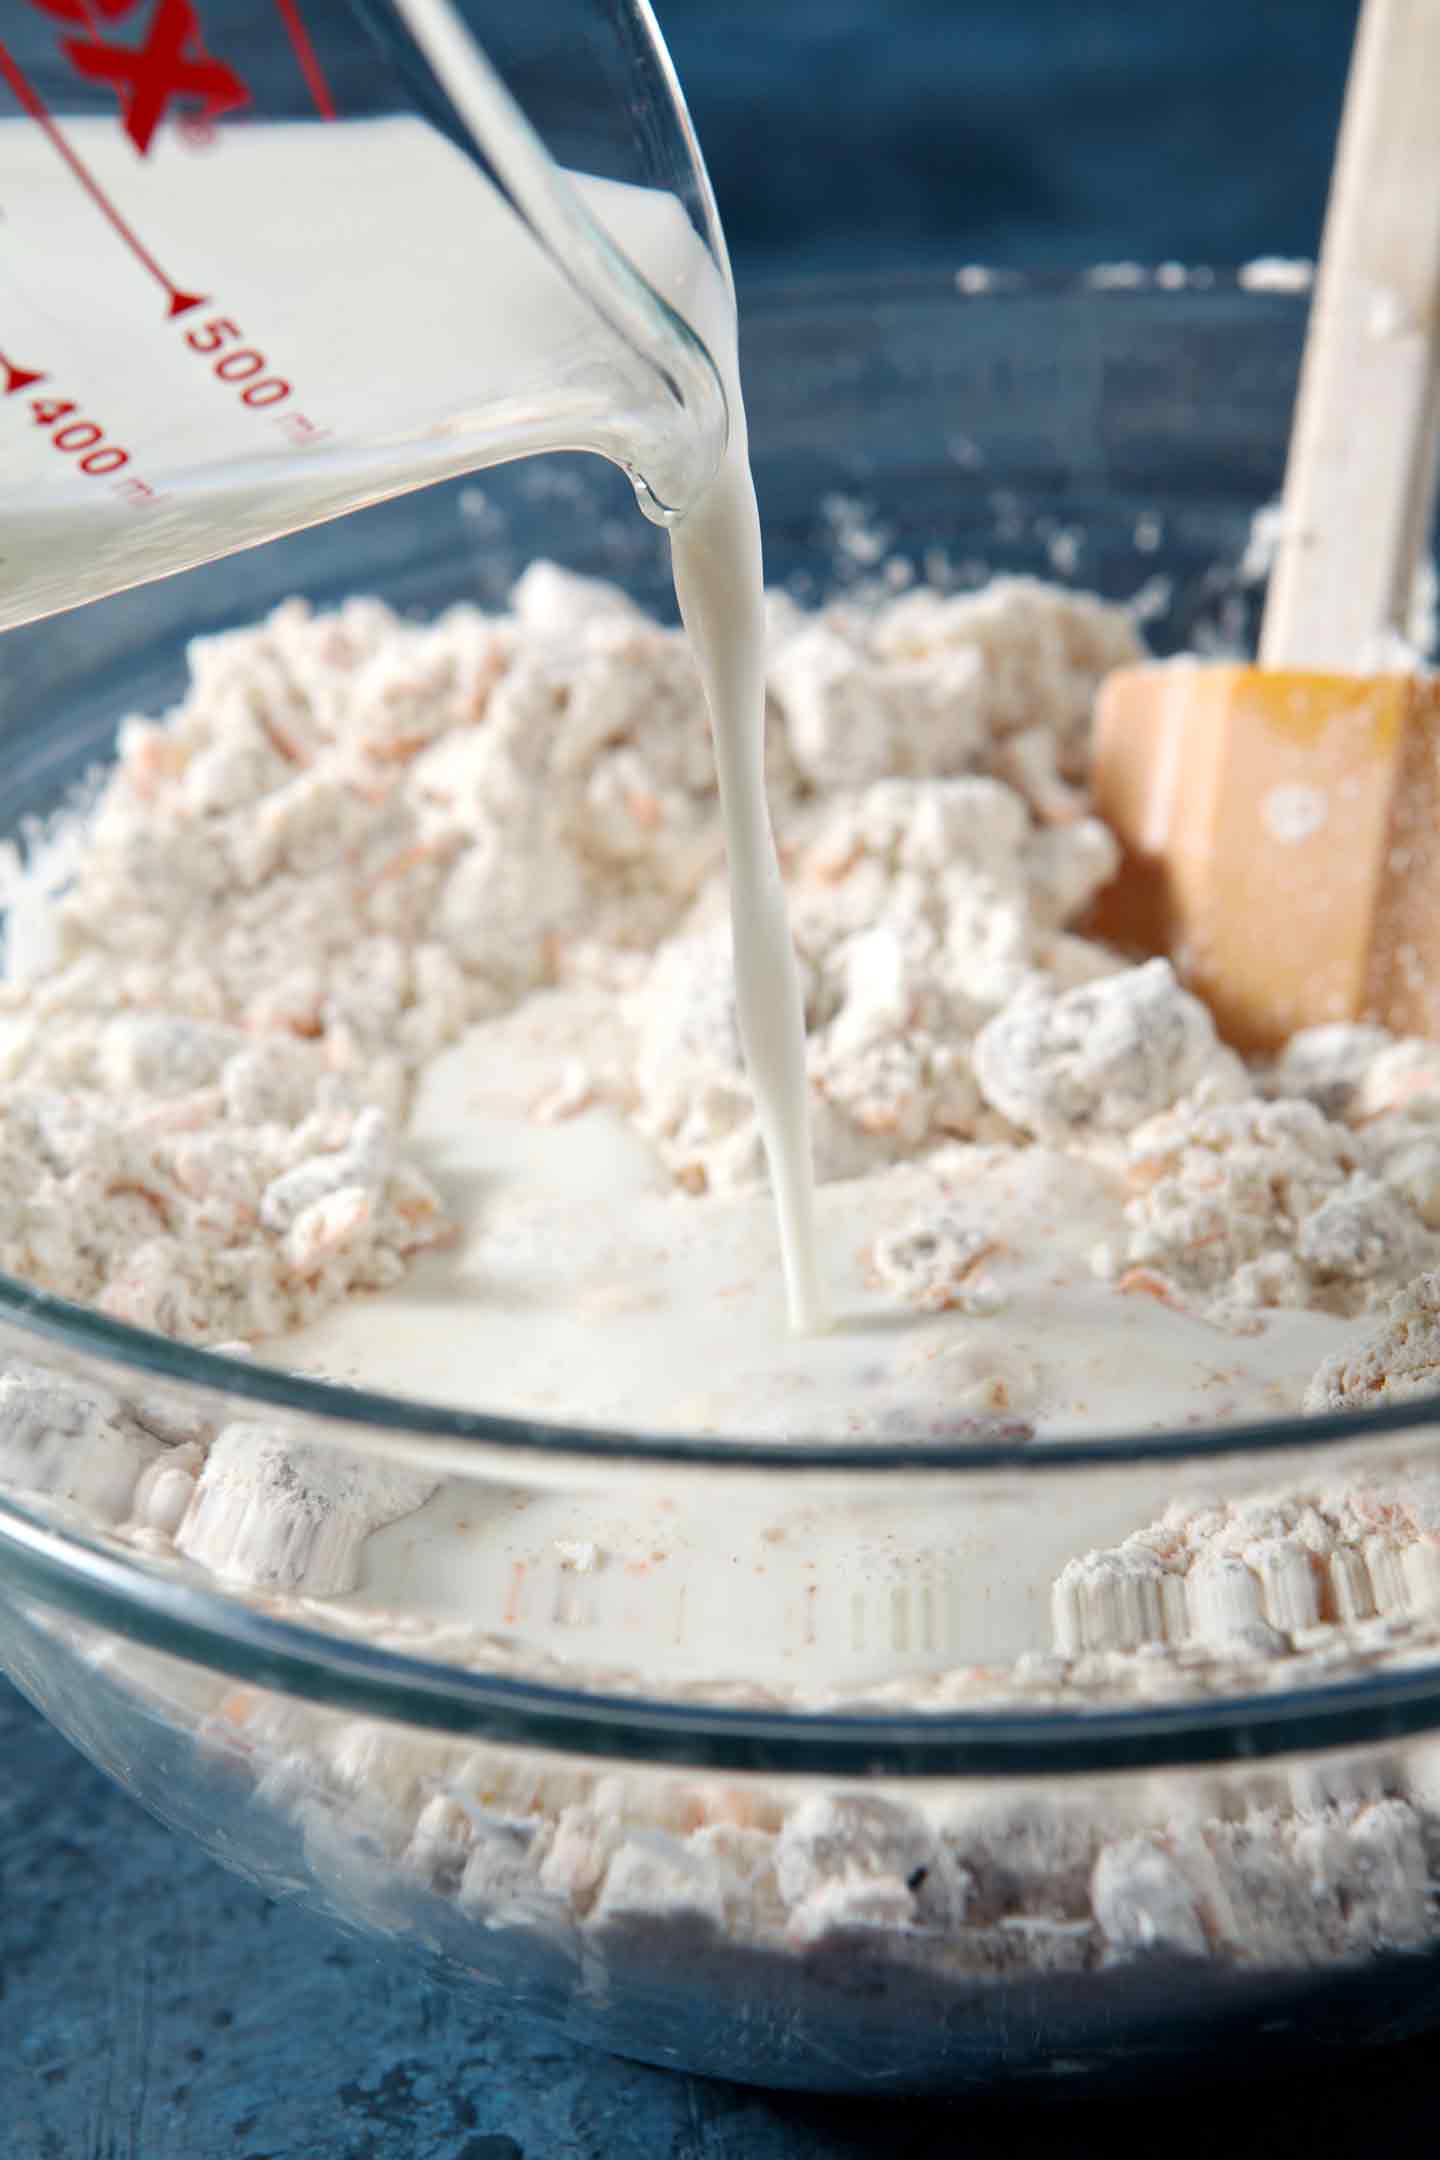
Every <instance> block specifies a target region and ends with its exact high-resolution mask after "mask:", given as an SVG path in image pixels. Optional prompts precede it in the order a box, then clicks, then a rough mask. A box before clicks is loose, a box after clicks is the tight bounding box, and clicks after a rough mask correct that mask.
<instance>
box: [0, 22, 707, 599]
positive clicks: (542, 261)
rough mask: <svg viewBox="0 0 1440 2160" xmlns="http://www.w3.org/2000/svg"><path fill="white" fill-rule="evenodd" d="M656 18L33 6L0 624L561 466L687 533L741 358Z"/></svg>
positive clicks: (7, 177)
mask: <svg viewBox="0 0 1440 2160" xmlns="http://www.w3.org/2000/svg"><path fill="white" fill-rule="evenodd" d="M733 334H734V327H733V299H732V295H731V287H730V280H729V268H728V264H727V261H726V257H725V251H724V243H723V241H722V239H721V236H720V230H719V223H718V219H717V217H716V214H715V208H714V201H713V198H712V196H711V192H710V187H709V183H708V180H707V178H706V175H705V172H704V168H703V165H702V163H701V160H700V157H699V152H698V149H697V147H696V144H695V140H694V135H693V132H692V130H691V127H690V122H689V119H688V116H687V114H686V112H685V109H684V105H683V102H682V100H681V97H680V93H679V89H678V86H677V84H676V82H675V78H674V73H673V70H672V68H671V66H670V62H669V59H668V56H667V54H666V52H665V49H664V45H663V43H662V41H661V38H660V33H659V30H658V28H657V26H656V23H655V20H654V17H653V16H652V14H651V12H650V9H649V6H648V4H647V0H543V5H541V6H537V7H533V8H528V9H527V8H525V7H523V6H517V5H516V4H515V0H13V4H12V6H11V7H9V8H8V9H7V10H6V12H5V21H4V24H3V32H0V629H4V628H6V627H8V626H10V625H12V624H14V623H18V622H23V621H26V620H29V619H31V618H34V617H37V616H41V615H45V614H49V613H52V612H54V611H56V610H57V609H60V608H65V607H71V606H74V605H76V604H78V603H79V602H81V601H84V600H88V599H92V598H95V597H97V596H98V595H100V594H102V593H106V592H112V591H116V590H119V589H121V588H123V587H125V586H128V585H133V584H137V583H140V582H142V581H143V580H145V579H147V578H152V577H157V576H163V575H166V574H168V573H170V572H172V571H176V570H181V569H184V568H187V567H189V566H190V565H192V564H194V563H198V562H203V561H207V560H210V559H212V558H214V557H216V556H219V555H223V554H226V553H228V552H230V551H231V550H232V549H235V548H239V547H245V546H249V545H252V544H254V543H255V542H257V541H260V540H264V539H268V538H270V537H272V536H274V535H276V534H278V533H280V532H283V531H288V530H292V529H294V528H296V527H298V526H302V525H306V524H311V523H315V522H318V521H320V520H322V519H325V518H329V517H334V516H337V515H339V514H340V513H341V512H343V511H346V510H350V509H354V508H357V507H359V506H360V505H361V504H364V503H368V502H373V501H376V500H379V499H380V498H382V497H384V496H387V495H393V494H396V493H399V492H402V491H403V490H405V489H407V488H411V487H416V486H419V485H422V484H424V483H425V482H427V481H430V480H436V479H440V478H443V477H446V476H448V475H451V474H454V473H458V472H465V471H471V470H474V469H476V468H477V467H480V466H483V465H487V464H495V463H498V462H500V461H502V460H504V459H507V458H513V457H519V456H524V455H527V454H529V453H531V452H534V451H540V450H553V449H583V450H591V451H595V452H597V453H599V454H600V455H602V456H605V457H608V458H610V459H612V460H614V461H615V462H617V463H619V464H621V465H623V466H624V467H625V468H626V469H627V470H628V471H629V473H630V475H631V477H632V479H633V481H634V483H635V487H636V492H637V495H638V497H639V499H640V502H641V506H642V507H643V508H644V509H645V510H646V511H647V513H648V514H649V515H651V516H652V517H654V518H656V519H657V520H658V521H661V522H668V521H669V520H670V519H671V518H672V517H673V516H675V515H678V514H680V513H683V512H684V511H685V510H686V509H687V508H688V507H690V506H691V505H692V504H693V503H694V502H695V501H696V500H697V499H698V497H699V496H700V495H701V494H702V493H703V492H704V489H705V487H706V486H707V485H708V483H709V481H710V480H711V478H712V477H713V475H714V473H715V471H716V469H717V467H718V465H719V461H720V458H721V456H722V455H723V451H724V446H725V441H726V433H727V426H728V416H727V407H726V399H725V393H724V390H723V388H722V384H721V379H720V376H719V374H718V373H717V370H716V365H715V363H714V361H713V360H712V358H711V349H712V347H713V349H714V350H715V351H717V352H723V351H724V350H726V349H727V347H728V343H729V341H730V340H731V339H733Z"/></svg>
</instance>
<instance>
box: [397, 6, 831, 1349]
mask: <svg viewBox="0 0 1440 2160" xmlns="http://www.w3.org/2000/svg"><path fill="white" fill-rule="evenodd" d="M396 7H397V10H398V12H399V14H400V15H401V16H402V17H403V19H404V20H405V22H406V24H407V25H408V27H409V30H410V32H411V35H412V36H413V37H414V39H415V41H416V43H417V44H418V45H419V46H420V48H421V49H422V51H423V52H424V53H425V55H426V58H427V59H428V60H429V62H430V64H431V66H432V67H433V68H434V70H435V72H436V74H437V75H438V76H439V78H440V80H441V82H442V83H443V84H444V86H445V89H446V91H447V93H448V94H449V96H450V97H451V99H452V100H453V101H454V103H455V104H456V106H457V107H458V108H459V110H460V111H461V112H462V113H463V114H464V116H465V118H466V120H467V121H468V122H469V124H470V126H471V128H472V130H473V131H474V134H475V138H476V140H477V141H479V142H483V143H485V144H486V145H487V147H488V148H489V149H490V151H491V152H492V153H494V152H495V151H496V150H497V149H498V150H503V153H504V158H503V164H504V166H505V168H506V169H508V170H509V172H510V174H511V177H512V180H513V179H515V178H516V177H517V176H518V177H521V178H523V181H524V183H525V186H526V193H527V196H528V197H529V201H528V209H529V213H530V214H531V216H532V217H534V218H536V219H538V221H539V225H538V229H539V230H541V231H542V232H544V233H545V235H546V241H547V245H549V246H550V247H551V248H552V249H558V250H559V252H560V253H561V254H562V256H563V257H565V258H566V264H567V268H568V269H569V271H570V272H571V274H572V275H575V276H577V278H578V277H579V274H580V273H581V271H582V270H583V268H584V265H582V264H581V263H579V262H576V261H571V260H569V257H570V255H571V252H572V242H574V243H576V244H579V245H581V246H583V237H582V236H581V235H580V234H579V233H578V231H577V229H576V228H574V227H573V224H572V218H571V205H570V204H569V203H567V201H566V199H565V196H564V194H563V193H557V192H556V191H555V185H554V183H555V180H556V179H558V175H555V174H554V171H553V168H552V167H550V165H549V162H548V160H547V159H545V158H544V155H543V152H542V151H541V150H540V146H539V144H538V142H537V141H535V140H534V139H533V138H532V137H531V136H530V134H529V130H528V128H527V127H526V125H525V123H524V122H523V121H522V120H521V119H520V116H519V115H518V114H517V113H516V112H515V111H514V110H513V108H512V107H511V106H510V103H509V100H508V98H507V97H506V96H505V94H504V92H503V90H501V88H500V85H499V83H498V81H497V80H496V78H494V77H493V76H492V74H491V72H490V69H489V66H488V64H487V63H486V62H485V61H484V59H483V57H482V55H481V54H480V53H479V51H478V49H477V48H476V47H475V46H474V44H473V43H472V41H471V39H470V38H469V35H468V33H467V31H466V30H465V28H464V27H463V26H462V24H461V23H460V22H459V20H458V19H457V17H456V16H455V15H454V13H453V12H452V10H451V9H450V8H449V6H448V5H447V4H446V0H396ZM679 207H680V206H679V204H678V203H677V204H676V209H677V210H678V209H679ZM599 222H600V224H601V225H602V227H603V226H604V225H605V223H606V220H605V218H604V214H603V212H602V213H601V215H600V218H599ZM681 226H682V229H683V230H684V232H685V238H686V240H687V241H688V243H689V244H688V246H683V247H679V248H677V249H675V250H674V252H673V253H672V255H671V256H670V257H669V258H667V260H666V261H665V263H664V266H663V268H662V270H661V273H660V275H659V276H656V275H655V270H654V268H653V267H651V268H650V275H651V277H652V279H653V280H654V283H655V285H656V288H657V290H659V291H660V293H661V294H662V296H663V297H664V298H665V299H666V300H667V301H668V302H669V303H670V305H671V306H672V307H673V308H674V309H675V310H676V312H677V313H678V314H679V315H680V316H681V318H682V319H683V320H684V321H685V322H686V323H687V324H688V325H689V327H690V328H691V329H692V330H693V331H695V333H696V334H697V335H698V336H699V337H700V338H701V340H702V341H703V342H704V344H705V345H706V347H707V349H708V351H709V353H710V355H711V358H712V359H713V360H714V362H715V365H716V367H717V369H718V370H719V373H720V379H721V382H722V383H723V385H724V389H725V397H726V403H727V406H728V410H729V421H730V430H729V440H728V442H727V444H726V449H725V454H724V457H723V459H722V461H721V465H720V469H719V471H718V472H717V474H716V476H715V479H714V480H713V481H712V483H711V485H710V487H709V488H708V490H707V491H706V493H705V494H704V495H703V496H702V497H701V499H700V501H699V502H698V503H696V504H695V505H693V507H691V508H690V509H688V510H687V512H686V514H685V516H684V517H683V518H681V519H679V520H678V521H677V522H676V523H675V524H673V525H672V526H671V528H670V540H671V555H672V562H673V568H674V576H675V594H676V598H677V599H678V600H679V603H680V612H681V615H682V616H683V617H684V621H685V628H686V630H687V631H688V633H689V636H690V642H691V644H692V646H693V648H694V651H695V658H696V662H697V664H698V667H699V670H700V677H701V682H702V684H703V686H704V691H705V700H706V704H707V706H708V708H709V712H710V726H711V733H712V736H713V738H714V744H715V766H716V774H717V778H718V781H719V787H720V806H721V811H722V815H723V818H724V824H725V849H726V855H727V858H728V861H729V870H730V920H731V930H732V938H733V945H734V967H735V1003H736V1014H737V1018H738V1020H739V1025H740V1043H741V1048H742V1049H743V1051H744V1054H745V1063H746V1066H747V1068H748V1070H749V1074H750V1084H751V1086H752V1087H753V1088H754V1091H755V1106H756V1111H757V1113H758V1116H759V1122H760V1130H761V1134H762V1136H763V1138H764V1142H765V1154H766V1159H767V1161H768V1163H769V1167H770V1182H771V1186H772V1188H773V1190H774V1195H775V1211H776V1217H777V1221H778V1225H779V1232H780V1246H781V1257H782V1261H783V1265H784V1270H785V1289H786V1297H787V1302H788V1305H789V1311H790V1324H791V1326H792V1328H794V1329H796V1330H797V1332H802V1333H811V1332H815V1331H817V1330H819V1329H822V1328H823V1327H824V1326H825V1325H826V1314H825V1301H824V1297H823V1294H822V1291H821V1287H820V1279H819V1268H818V1263H817V1259H816V1251H815V1221H814V1165H813V1161H812V1157H811V1150H810V1128H809V1108H808V1093H807V1084H806V1073H805V1011H804V1005H803V1003H802V1000H801V996H800V983H799V975H798V971H797V969H796V965H795V953H794V947H793V945H792V943H791V939H790V927H789V918H788V913H787V910H786V906H785V893H784V888H783V886H782V884H781V881H780V864H779V860H778V858H777V856H776V853H775V838H774V834H773V832H772V831H771V827H770V815H769V809H768V807H767V804H766V800H765V668H764V604H765V591H764V574H763V564H762V557H761V547H760V515H759V509H758V506H757V504H756V500H755V485H754V481H753V480H752V478H751V474H750V458H749V441H748V437H747V433H746V426H745V407H744V401H743V399H742V397H741V393H740V370H739V362H738V357H737V353H736V320H735V297H734V288H733V285H732V284H731V281H730V278H729V274H728V265H726V266H725V267H724V269H723V270H722V269H721V267H720V266H719V265H717V264H716V263H715V262H714V261H713V260H712V259H711V257H710V255H709V252H708V250H707V249H706V248H705V246H704V244H703V242H702V241H701V239H700V237H699V235H698V234H696V233H694V232H693V231H691V230H690V229H689V226H688V221H687V220H685V219H684V218H683V213H682V217H681ZM614 237H617V238H618V237H619V236H614ZM620 245H621V249H622V253H623V251H624V241H623V239H621V241H620ZM717 245H718V246H719V247H720V249H721V253H722V257H723V242H721V241H718V240H717ZM647 267H649V266H647ZM676 272H678V273H679V275H678V276H677V275H676V274H675V273H676ZM581 282H588V281H585V280H583V279H582V280H581ZM600 297H601V301H602V303H603V300H604V298H605V297H606V296H605V295H604V294H603V293H602V295H601V296H600Z"/></svg>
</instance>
